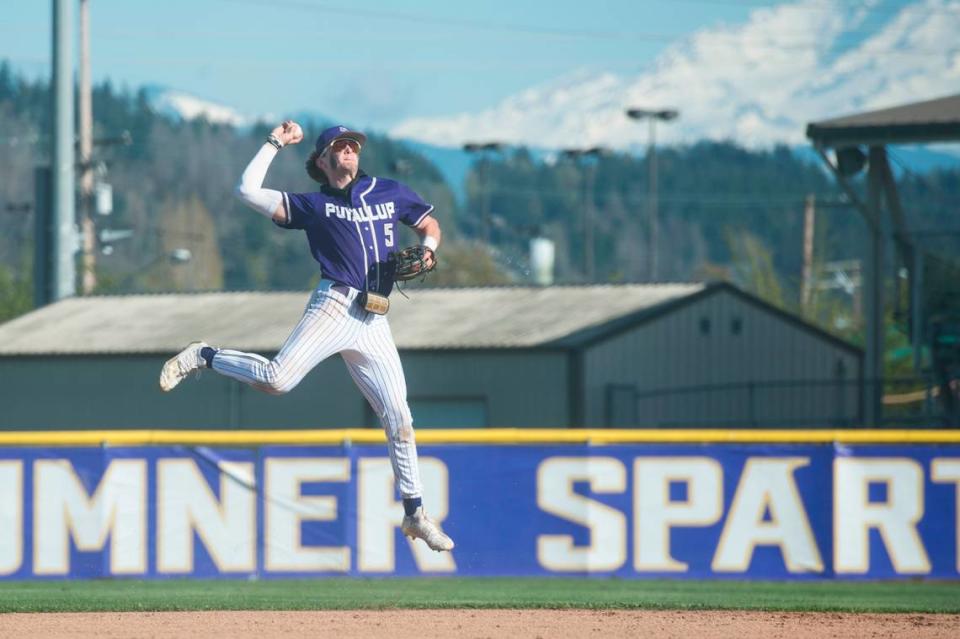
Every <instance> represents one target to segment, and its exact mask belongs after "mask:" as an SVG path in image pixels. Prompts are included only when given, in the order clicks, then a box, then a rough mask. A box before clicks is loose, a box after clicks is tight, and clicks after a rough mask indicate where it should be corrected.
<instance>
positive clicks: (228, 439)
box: [0, 428, 960, 446]
mask: <svg viewBox="0 0 960 639" xmlns="http://www.w3.org/2000/svg"><path fill="white" fill-rule="evenodd" d="M385 441H386V440H385V438H384V434H383V431H382V430H380V429H375V428H344V429H336V430H232V431H231V430H95V431H81V430H76V431H73V430H70V431H6V432H0V446H101V445H109V446H142V445H151V444H184V445H202V444H210V445H220V446H257V445H262V444H290V445H301V444H312V445H337V444H343V443H346V442H351V443H355V444H377V443H383V442H385ZM417 441H418V442H420V443H421V444H595V445H600V444H634V443H645V444H654V443H663V444H670V443H744V444H746V443H759V444H764V443H767V444H825V443H832V442H836V443H843V444H957V443H960V430H853V429H849V430H812V429H809V430H747V429H741V430H724V429H699V430H676V429H669V430H668V429H595V428H588V429H540V428H536V429H535V428H483V429H445V430H439V429H436V430H435V429H423V430H419V431H417Z"/></svg>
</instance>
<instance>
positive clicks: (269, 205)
mask: <svg viewBox="0 0 960 639" xmlns="http://www.w3.org/2000/svg"><path fill="white" fill-rule="evenodd" d="M302 139H303V131H302V130H301V129H300V126H299V125H298V124H296V123H295V122H292V121H289V120H288V121H285V122H283V124H281V125H279V126H277V127H276V128H275V129H273V131H272V132H271V133H270V135H268V136H267V139H266V141H265V142H264V144H263V146H262V147H261V148H260V150H259V151H258V152H257V154H256V155H255V156H254V158H253V160H251V161H250V164H249V165H248V166H247V168H246V169H245V170H244V172H243V175H242V176H241V178H240V183H239V184H238V185H237V188H236V195H237V197H238V198H239V199H240V200H242V201H243V202H244V203H245V204H247V205H248V206H249V207H250V208H252V209H253V210H255V211H257V212H258V213H261V214H263V215H264V216H266V217H268V218H270V219H272V220H273V222H274V224H276V225H277V226H279V227H281V228H285V229H299V230H302V231H304V232H305V233H306V236H307V241H308V243H309V246H310V253H311V254H312V255H313V258H314V259H315V260H316V261H317V262H319V263H320V268H321V272H322V274H323V279H322V280H320V284H319V285H318V286H317V288H316V290H314V291H313V293H312V295H311V296H310V301H309V303H308V304H307V308H306V310H305V311H304V314H303V317H302V318H301V319H300V322H299V323H298V324H297V326H296V327H295V328H294V329H293V332H292V333H291V334H290V336H289V337H288V338H287V340H286V342H284V344H283V347H282V348H281V349H280V352H279V353H277V356H276V357H275V358H273V359H272V360H268V359H266V358H264V357H261V356H260V355H255V354H253V353H244V352H240V351H235V350H228V349H217V348H212V347H211V346H208V345H207V344H205V343H204V342H194V343H192V344H190V345H189V346H187V347H186V348H185V349H184V350H183V351H181V352H180V353H179V354H178V355H177V356H176V357H173V358H171V359H170V360H168V361H167V362H166V364H164V366H163V370H162V371H161V373H160V388H161V389H162V390H163V391H164V392H167V391H170V390H172V389H173V388H174V387H175V386H177V384H179V383H180V382H181V381H182V380H183V379H184V378H186V377H187V376H188V375H190V373H192V372H193V371H196V370H198V369H202V368H212V369H213V370H215V371H217V372H218V373H220V374H222V375H226V376H228V377H232V378H233V379H236V380H238V381H241V382H244V383H245V384H249V385H250V386H253V387H254V388H257V389H259V390H262V391H265V392H267V393H271V394H277V395H279V394H283V393H286V392H288V391H290V390H291V389H293V388H294V387H295V386H296V385H297V384H298V383H299V382H300V380H301V379H303V378H304V376H305V375H306V374H307V373H308V372H310V370H311V369H313V367H315V366H316V365H317V364H319V363H320V362H322V361H323V360H324V359H326V358H327V357H330V356H331V355H333V354H334V353H339V354H340V356H341V357H342V358H343V361H344V362H345V363H346V365H347V370H348V371H349V372H350V376H351V377H352V378H353V381H354V382H355V383H356V385H357V387H358V388H359V389H360V392H361V393H363V395H364V397H366V399H367V401H368V402H370V406H372V407H373V410H374V412H375V413H376V414H377V415H378V416H379V418H380V422H381V423H382V424H383V428H384V429H385V430H386V433H387V448H388V451H389V453H390V461H391V463H392V465H393V474H394V478H395V480H396V483H397V486H398V487H399V490H400V494H401V496H402V497H403V508H404V512H405V516H404V518H403V522H402V524H401V529H402V531H403V533H404V534H405V535H407V536H409V537H410V538H412V539H416V538H420V539H423V540H424V541H425V542H426V543H427V545H428V546H429V547H430V548H432V549H433V550H436V551H443V550H451V549H453V541H452V540H451V539H450V537H448V536H447V535H445V534H444V533H443V532H442V531H441V530H440V528H439V527H438V526H437V524H436V523H435V522H434V521H432V520H431V519H430V518H429V517H427V515H426V513H425V512H424V509H423V505H422V501H421V487H420V471H419V467H418V465H417V446H416V442H415V440H414V432H413V418H412V417H411V415H410V408H409V407H408V406H407V386H406V381H405V380H404V376H403V368H402V367H401V365H400V357H399V355H398V354H397V347H396V345H395V344H394V342H393V335H392V334H391V332H390V325H389V324H388V323H387V317H386V312H387V309H388V307H389V299H388V296H389V295H390V291H391V289H392V288H393V284H394V276H395V275H396V273H395V271H396V268H397V266H396V263H395V262H393V261H391V260H390V259H389V257H388V256H389V255H390V254H391V253H393V252H396V246H395V245H396V241H397V230H398V229H397V223H403V224H406V225H408V226H410V227H412V228H413V229H414V230H415V231H416V232H417V234H418V235H419V237H420V241H421V243H422V247H421V248H420V249H418V250H420V251H421V255H423V256H424V257H423V261H424V262H425V264H422V266H423V267H424V268H427V269H429V268H432V266H433V263H434V260H435V258H434V251H436V249H437V246H438V245H439V244H440V225H439V224H438V223H437V220H436V219H435V218H434V217H433V216H431V215H430V213H431V211H433V207H432V206H430V205H429V204H427V203H426V202H424V201H423V200H422V199H421V198H420V196H419V195H417V194H416V193H414V192H413V191H412V190H411V189H410V188H408V187H407V186H405V185H403V184H401V183H399V182H396V181H394V180H388V179H384V178H377V177H372V176H369V175H367V174H365V173H364V172H363V171H361V170H360V166H359V159H360V152H361V149H362V148H363V145H364V143H365V142H366V136H365V135H363V134H362V133H359V132H357V131H351V130H349V129H347V128H346V127H343V126H335V127H331V128H329V129H327V130H325V131H324V132H323V133H321V134H320V137H319V138H317V143H316V149H315V150H314V151H313V152H312V153H311V154H310V157H309V159H308V160H307V163H306V169H307V173H308V174H309V175H310V177H312V178H313V179H314V180H316V181H317V182H319V183H320V190H319V191H317V192H314V193H286V192H280V191H274V190H270V189H265V188H263V186H262V185H263V180H264V178H265V176H266V174H267V169H268V168H269V166H270V163H271V161H272V160H273V158H274V157H275V156H276V155H277V153H279V152H280V150H281V149H282V148H283V147H284V146H287V145H290V144H297V143H298V142H300V141H301V140H302Z"/></svg>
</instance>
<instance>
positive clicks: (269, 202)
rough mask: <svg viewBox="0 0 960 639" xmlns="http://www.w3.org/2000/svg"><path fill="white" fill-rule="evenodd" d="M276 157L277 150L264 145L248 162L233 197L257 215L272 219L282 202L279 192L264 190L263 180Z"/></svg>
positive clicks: (281, 195)
mask: <svg viewBox="0 0 960 639" xmlns="http://www.w3.org/2000/svg"><path fill="white" fill-rule="evenodd" d="M276 155H277V149H276V148H274V147H273V146H272V145H270V144H264V145H263V146H262V147H260V150H259V151H257V154H256V155H255V156H253V159H252V160H250V164H248V165H247V168H246V169H244V171H243V175H241V176H240V183H239V184H237V188H236V189H234V191H233V192H234V195H236V196H237V198H238V199H239V200H240V201H241V202H243V203H244V204H246V205H247V206H249V207H250V208H252V209H253V210H254V211H256V212H257V213H260V214H261V215H265V216H267V217H268V218H273V212H274V211H276V210H277V207H278V206H279V205H280V203H281V202H282V201H283V194H282V193H281V192H280V191H274V190H272V189H265V188H262V187H263V180H264V178H265V177H267V169H268V168H270V163H271V162H273V158H274V157H276Z"/></svg>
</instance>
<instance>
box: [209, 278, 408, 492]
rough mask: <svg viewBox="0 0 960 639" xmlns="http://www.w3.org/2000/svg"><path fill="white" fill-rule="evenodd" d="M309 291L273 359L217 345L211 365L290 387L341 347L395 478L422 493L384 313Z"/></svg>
mask: <svg viewBox="0 0 960 639" xmlns="http://www.w3.org/2000/svg"><path fill="white" fill-rule="evenodd" d="M325 286H327V287H328V286H329V283H326V284H324V283H323V282H321V286H320V287H318V289H317V290H316V291H315V292H314V294H313V295H312V296H311V298H310V302H309V303H308V305H307V308H306V310H305V311H304V314H303V317H301V318H300V321H299V322H298V323H297V325H296V327H294V329H293V331H292V332H291V333H290V336H289V337H287V339H286V341H285V342H284V344H283V346H282V347H281V348H280V352H278V353H277V356H276V357H275V358H273V359H272V360H268V359H266V358H265V357H262V356H260V355H257V354H255V353H245V352H242V351H235V350H228V349H224V350H220V351H217V355H216V357H214V358H213V369H214V370H215V371H217V372H218V373H221V374H223V375H225V376H227V377H231V378H233V379H236V380H238V381H241V382H244V383H245V384H249V385H250V386H252V387H254V388H256V389H258V390H262V391H264V392H267V393H272V394H282V393H286V392H288V391H290V390H292V389H293V388H294V387H296V386H297V384H299V383H300V381H301V380H302V379H303V378H304V377H305V376H306V375H307V373H309V372H310V371H311V370H313V368H315V367H316V366H317V365H318V364H319V363H320V362H322V361H323V360H325V359H326V358H328V357H330V356H331V355H334V354H335V353H341V355H342V356H343V360H344V363H345V364H346V365H347V369H348V371H349V373H350V377H351V378H352V379H353V381H354V383H355V384H356V386H357V388H358V389H359V390H360V393H361V394H362V395H363V396H364V398H366V400H367V401H368V402H369V403H370V406H371V407H372V408H373V411H374V413H376V415H377V417H378V418H379V419H380V422H381V425H382V426H383V428H384V430H385V431H386V433H387V450H388V451H389V453H390V462H391V465H392V466H393V472H394V479H395V480H396V483H397V487H398V489H399V491H400V494H401V495H402V496H403V497H404V498H407V497H419V496H420V495H421V486H420V471H419V464H418V463H417V446H416V441H415V437H414V433H413V419H412V417H411V415H410V408H409V407H408V405H407V384H406V381H405V380H404V376H403V367H402V365H401V363H400V357H399V354H398V353H397V347H396V344H395V343H394V341H393V335H392V334H391V332H390V324H389V323H388V322H387V319H386V317H378V316H371V315H370V314H369V313H367V312H366V311H364V310H363V309H361V308H360V307H359V306H357V305H356V304H355V303H354V298H355V296H356V294H355V293H354V294H352V295H351V296H350V298H349V299H346V298H344V297H343V296H341V295H340V294H338V293H334V292H330V291H328V290H326V288H325Z"/></svg>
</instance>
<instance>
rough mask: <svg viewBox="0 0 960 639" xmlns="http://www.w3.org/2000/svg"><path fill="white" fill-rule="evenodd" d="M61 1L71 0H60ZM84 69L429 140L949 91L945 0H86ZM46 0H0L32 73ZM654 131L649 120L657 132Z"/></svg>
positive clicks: (694, 129)
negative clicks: (644, 114)
mask: <svg viewBox="0 0 960 639" xmlns="http://www.w3.org/2000/svg"><path fill="white" fill-rule="evenodd" d="M72 6H73V7H74V15H75V17H76V15H77V13H78V11H77V6H78V2H77V0H74V2H73V3H72ZM89 6H90V16H91V38H92V44H91V58H92V71H93V76H94V79H95V81H97V82H100V81H103V80H105V79H109V80H111V81H112V82H113V83H114V85H115V86H121V87H122V86H126V87H129V88H139V87H142V86H152V87H160V88H165V89H171V90H175V91H180V92H184V93H186V94H190V95H192V96H195V97H196V98H200V99H202V100H207V101H210V102H214V103H218V104H221V105H225V106H227V107H230V108H232V109H235V110H236V111H237V112H239V113H240V114H243V115H245V116H248V117H251V118H254V117H264V118H265V119H267V120H271V119H274V118H276V119H279V118H281V117H287V116H294V115H300V114H304V113H309V114H313V115H321V116H324V117H326V118H329V119H332V120H338V121H340V122H342V123H344V124H348V125H351V126H358V127H363V128H365V129H372V130H376V131H381V132H388V133H390V134H391V135H393V136H395V137H403V138H407V139H418V140H420V141H423V142H427V143H430V144H434V145H439V146H454V147H455V146H458V145H459V144H460V143H462V142H464V141H466V140H469V139H470V138H471V136H476V135H481V136H482V137H484V139H500V138H506V139H509V140H513V141H515V142H517V143H523V144H527V145H530V146H538V145H541V146H548V147H552V148H560V147H563V146H564V145H567V144H569V143H571V142H572V143H574V144H576V145H604V146H609V147H613V148H630V147H635V146H640V145H642V144H643V143H644V142H645V139H646V135H647V134H646V131H645V129H643V128H642V127H637V126H636V125H635V124H634V123H631V122H628V121H627V118H626V117H625V115H624V107H625V106H630V105H634V106H638V105H640V106H646V103H651V104H650V106H661V107H662V106H671V107H680V109H681V118H680V120H679V121H678V124H677V125H673V126H669V127H665V128H664V130H663V131H662V132H661V133H660V134H658V135H659V136H663V140H664V141H665V142H668V143H670V142H679V143H686V142H691V141H695V140H697V139H704V138H711V139H736V140H738V141H739V142H741V143H744V144H747V145H753V146H758V145H760V146H762V145H765V144H767V145H769V144H771V143H776V142H777V141H786V142H788V143H790V144H802V143H803V142H804V130H805V124H806V123H807V122H809V121H811V120H815V119H818V118H826V117H834V116H837V115H842V114H846V113H850V112H857V111H859V110H865V109H869V108H881V107H885V106H892V105H895V104H902V103H905V102H911V101H915V100H919V99H926V98H932V97H939V96H942V95H947V94H951V93H956V92H957V90H958V89H957V87H960V38H958V37H957V35H956V34H957V33H960V0H790V1H785V2H777V1H776V0H590V1H589V2H583V1H582V0H550V1H546V0H527V1H524V0H512V1H507V0H486V1H483V2H473V3H463V2H461V3H457V2H449V1H446V0H445V1H443V2H441V1H440V0H423V1H420V2H416V1H408V2H390V1H389V0H367V1H366V2H364V3H363V4H362V5H359V6H352V5H351V4H350V3H343V2H339V3H334V2H324V1H323V0H271V1H267V0H260V1H258V0H190V1H187V0H165V1H164V2H162V3H160V2H147V1H146V0H126V1H124V0H89ZM51 13H52V1H51V0H30V1H28V0H20V1H17V2H14V3H12V6H7V7H5V8H4V13H3V22H0V59H6V60H8V61H10V62H11V63H12V64H13V66H14V68H15V69H16V70H18V71H20V72H21V73H24V74H25V75H27V76H28V77H34V78H35V77H46V76H48V75H49V73H50V57H51V56H50V31H51ZM658 139H660V138H658Z"/></svg>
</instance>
